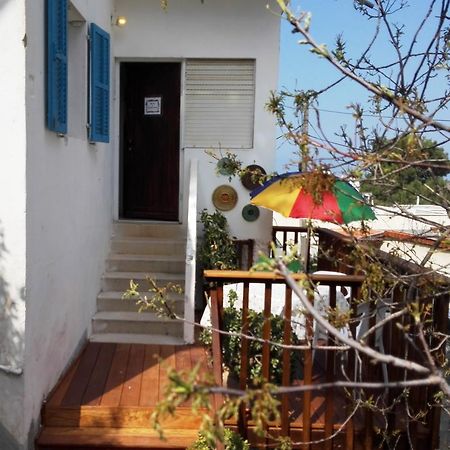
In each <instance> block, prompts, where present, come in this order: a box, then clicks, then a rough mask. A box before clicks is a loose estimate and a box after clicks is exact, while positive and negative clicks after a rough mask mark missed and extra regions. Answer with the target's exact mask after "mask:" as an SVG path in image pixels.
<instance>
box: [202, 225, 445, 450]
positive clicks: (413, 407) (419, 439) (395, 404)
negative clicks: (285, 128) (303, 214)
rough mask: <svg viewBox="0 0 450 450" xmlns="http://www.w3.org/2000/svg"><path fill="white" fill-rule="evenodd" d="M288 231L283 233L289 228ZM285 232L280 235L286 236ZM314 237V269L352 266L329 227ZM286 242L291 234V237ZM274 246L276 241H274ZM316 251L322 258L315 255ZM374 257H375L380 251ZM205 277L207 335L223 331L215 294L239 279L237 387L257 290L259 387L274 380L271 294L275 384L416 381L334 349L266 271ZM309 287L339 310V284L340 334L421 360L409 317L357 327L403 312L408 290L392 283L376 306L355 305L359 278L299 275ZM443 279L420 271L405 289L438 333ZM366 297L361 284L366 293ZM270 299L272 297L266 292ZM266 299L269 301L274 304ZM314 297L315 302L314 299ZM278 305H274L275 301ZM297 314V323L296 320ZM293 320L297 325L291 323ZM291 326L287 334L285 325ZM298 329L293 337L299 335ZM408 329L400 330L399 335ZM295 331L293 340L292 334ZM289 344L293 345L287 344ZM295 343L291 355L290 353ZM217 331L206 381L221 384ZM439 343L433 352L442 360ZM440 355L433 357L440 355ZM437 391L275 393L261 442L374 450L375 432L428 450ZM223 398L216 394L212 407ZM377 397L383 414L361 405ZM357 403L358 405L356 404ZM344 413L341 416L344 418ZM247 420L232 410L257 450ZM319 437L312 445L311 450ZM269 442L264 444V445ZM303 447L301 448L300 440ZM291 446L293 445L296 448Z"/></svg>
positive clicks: (434, 434) (434, 443)
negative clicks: (275, 409) (432, 286)
mask: <svg viewBox="0 0 450 450" xmlns="http://www.w3.org/2000/svg"><path fill="white" fill-rule="evenodd" d="M289 231H290V232H292V230H289ZM286 236H288V235H287V234H286ZM317 236H318V241H319V259H318V269H319V270H340V271H344V270H347V271H349V272H350V270H351V266H350V264H349V262H348V261H347V260H346V255H348V252H349V249H350V248H351V245H352V242H351V241H350V240H346V239H342V237H341V236H339V235H338V234H337V233H335V232H332V231H330V230H318V231H317ZM290 239H291V238H290ZM282 245H283V244H282ZM320 255H322V256H320ZM384 256H385V257H386V258H387V259H386V261H385V264H388V263H389V264H391V265H395V264H397V269H398V270H403V271H404V273H411V271H412V270H418V269H417V267H413V266H414V265H408V264H405V262H404V261H401V260H396V259H395V258H389V256H388V255H384ZM380 257H383V255H380ZM293 276H294V278H295V279H300V278H303V279H304V276H305V275H304V274H295V275H293ZM204 277H205V280H206V281H208V282H209V286H210V291H209V292H210V297H211V319H212V326H213V329H218V330H223V331H225V332H226V331H227V330H224V329H223V323H222V317H223V311H224V304H226V298H225V299H224V295H225V294H224V290H225V291H226V290H227V289H229V287H227V285H229V284H230V283H239V284H240V286H241V289H242V292H241V301H242V304H241V305H239V307H242V323H241V332H242V336H241V338H240V339H241V347H240V358H241V359H240V360H241V367H240V375H239V380H238V383H239V387H240V388H241V389H243V390H245V389H246V388H247V387H248V383H249V373H250V364H251V361H249V345H250V341H251V338H250V337H249V335H250V334H251V330H249V322H248V317H249V310H250V302H251V300H255V296H256V294H255V293H254V291H255V290H258V289H256V287H257V286H259V287H260V288H259V302H260V305H261V306H260V307H261V311H262V314H263V317H264V326H263V330H262V336H261V337H262V339H263V343H262V351H261V363H262V375H263V377H264V378H265V379H266V380H268V381H273V373H272V371H271V364H270V359H271V348H272V347H271V344H270V343H269V341H270V339H271V336H272V333H271V325H270V320H269V318H270V316H271V314H280V296H282V300H281V303H282V313H281V315H282V317H283V318H284V319H285V320H284V334H283V339H282V346H283V350H282V357H281V361H280V364H281V367H282V380H281V385H282V386H283V387H288V386H297V385H300V386H302V385H303V386H308V385H315V384H316V385H318V384H320V383H333V382H334V381H339V380H350V381H351V380H358V381H361V380H362V381H364V382H375V383H379V384H380V385H381V384H386V383H388V382H389V383H394V382H401V381H404V380H411V379H414V377H416V378H417V375H416V374H414V373H411V372H410V371H407V370H405V369H404V368H398V367H393V366H390V365H388V364H382V363H376V364H375V363H374V362H373V361H372V360H371V359H370V358H369V357H367V356H364V355H361V354H357V353H356V352H355V351H354V350H352V349H350V348H349V347H345V346H344V347H343V346H342V344H341V343H339V342H337V341H336V340H335V339H334V338H333V337H332V336H330V334H329V333H327V332H324V330H323V329H322V330H321V328H320V327H318V325H317V324H316V323H315V321H314V320H313V318H312V316H311V315H309V314H304V315H303V316H302V315H300V316H299V315H298V302H299V301H298V299H297V297H296V296H295V295H293V294H292V290H291V289H289V288H288V287H286V289H285V292H284V293H283V294H280V292H279V291H280V286H282V285H284V284H285V280H284V279H283V278H282V277H280V276H277V275H275V274H274V273H271V272H248V271H205V272H204ZM308 279H309V281H310V283H311V286H313V287H314V286H315V291H316V292H315V293H314V291H308V292H309V294H308V296H309V299H310V301H311V302H312V303H314V302H316V306H317V302H318V301H322V300H323V298H324V296H323V295H322V296H321V295H318V293H319V292H320V293H322V294H323V292H327V294H326V297H327V299H328V303H327V304H328V305H329V307H330V308H335V307H336V305H337V303H339V301H340V302H341V306H342V299H343V298H344V294H343V293H342V290H343V289H342V287H345V288H346V295H345V301H346V302H347V304H348V314H349V316H350V322H349V325H348V326H347V327H346V329H344V330H343V333H347V335H348V336H349V337H353V338H356V339H358V340H360V341H361V342H362V343H363V344H364V345H367V346H370V347H372V348H374V349H376V350H378V351H379V352H381V353H384V354H388V355H393V356H398V357H400V358H405V357H406V358H407V360H409V361H414V362H417V363H419V364H423V363H424V357H423V353H422V352H421V351H420V350H419V349H420V344H419V342H418V338H417V336H416V334H415V324H414V323H413V319H412V317H411V315H409V314H403V315H400V316H398V318H397V319H396V320H392V321H390V322H389V323H387V324H386V325H384V326H383V327H382V328H381V327H380V329H378V331H376V332H373V333H372V334H370V335H368V336H364V332H365V330H366V329H368V328H371V327H373V326H374V325H375V324H377V321H379V320H381V319H382V317H386V315H389V314H395V313H397V312H398V311H399V310H400V309H401V308H403V307H404V305H405V301H406V300H407V298H406V297H407V296H408V295H411V289H410V288H408V287H407V286H405V285H404V284H403V285H402V284H399V285H398V286H395V287H394V288H393V289H392V291H391V293H390V295H389V298H385V299H383V301H380V300H378V301H375V299H374V301H370V302H366V304H365V306H364V307H363V306H362V305H361V304H360V296H361V286H362V284H363V283H364V280H365V278H364V276H362V275H356V274H349V275H345V276H342V275H329V274H326V275H317V274H308ZM430 282H433V283H436V282H439V283H442V293H441V295H439V296H437V297H431V298H430V296H427V295H426V292H427V283H430ZM445 283H448V280H446V279H444V278H442V277H440V278H439V280H438V278H436V277H434V278H433V279H428V278H427V277H426V276H425V275H424V276H423V277H421V278H420V283H417V285H416V286H414V289H415V295H416V297H417V298H421V305H420V307H422V308H428V309H429V311H430V326H432V327H433V328H434V330H435V331H440V332H446V330H447V317H448V301H449V295H448V292H449V290H448V284H445ZM366 288H368V289H369V291H370V286H368V287H366ZM275 294H276V295H275ZM275 297H277V298H276V299H275ZM321 299H322V300H321ZM275 304H276V305H278V308H277V309H276V308H274V305H275ZM299 317H303V318H301V319H299ZM299 322H300V323H299ZM293 325H294V328H293ZM299 327H300V332H299ZM405 330H409V331H405ZM294 333H295V336H296V338H295V336H294ZM294 338H295V339H294ZM294 341H295V349H294V348H293V347H292V345H293V344H294ZM223 342H224V335H223V334H220V333H217V332H213V366H214V377H215V381H216V383H218V384H222V383H223V373H222V350H223V348H222V346H223ZM437 343H438V342H437V340H436V339H434V341H433V342H430V345H431V346H433V345H434V346H436V345H437ZM444 349H445V346H441V348H440V349H438V350H437V351H436V353H435V354H434V355H435V357H437V358H439V357H441V358H443V357H444V356H445V354H444ZM294 352H298V353H299V354H301V356H302V357H301V360H302V364H303V373H302V374H301V376H298V375H294V376H291V355H292V354H293V353H294ZM439 355H440V356H439ZM436 391H437V389H436V388H435V387H433V386H428V387H414V388H410V389H409V395H407V394H406V393H405V390H404V389H403V388H400V387H398V388H392V389H389V390H387V389H383V388H382V389H378V390H370V391H369V390H365V391H362V390H344V389H343V388H336V387H334V388H329V389H324V390H320V391H315V390H305V391H304V392H303V393H302V394H298V393H297V394H292V393H289V394H288V393H286V394H283V395H281V396H280V402H281V406H280V415H281V421H280V423H272V422H270V423H267V424H266V428H267V431H268V435H269V436H277V435H278V436H279V435H283V436H290V437H291V439H293V440H294V441H299V442H303V444H302V445H301V446H295V447H294V448H304V449H310V448H315V449H316V448H324V449H331V448H335V447H336V448H337V446H341V447H340V448H346V449H350V450H351V449H372V448H377V446H378V445H379V444H380V442H381V441H382V439H383V436H382V433H385V435H389V434H391V436H396V437H395V439H398V440H399V442H400V444H401V445H404V446H405V448H409V447H408V442H413V444H414V448H418V449H420V448H437V447H438V436H439V432H438V431H439V416H440V410H439V408H438V407H434V406H430V405H433V404H434V401H433V396H434V395H435V394H436ZM357 398H359V401H360V404H361V406H360V407H359V408H358V409H357V411H356V413H355V404H356V403H355V400H356V399H357ZM222 400H223V399H222V398H216V401H217V402H218V404H219V403H220V402H221V401H222ZM374 401H377V402H378V406H382V407H383V408H386V410H385V412H384V413H383V414H380V413H379V412H377V411H376V408H371V407H368V406H369V405H370V403H371V402H374ZM364 405H365V406H366V407H364ZM408 414H409V415H410V416H414V415H415V416H416V417H418V418H419V417H420V420H419V419H417V420H411V419H409V420H407V419H406V418H407V416H408ZM349 417H351V418H350V419H348V418H349ZM253 425H254V424H253V423H252V422H251V420H250V419H249V416H248V408H246V406H245V405H243V406H242V407H241V410H240V414H239V420H238V423H237V424H236V426H238V428H239V431H240V433H241V434H242V435H243V436H246V437H248V438H249V439H250V440H251V442H252V443H253V445H254V446H256V447H258V448H265V446H266V445H269V444H270V443H271V438H270V437H268V438H265V439H261V438H258V437H257V436H256V435H255V434H254V432H253V429H254V426H253ZM317 440H319V441H320V443H318V444H314V445H313V444H312V443H311V442H312V441H317ZM272 443H273V441H272ZM308 443H309V444H308ZM299 445H300V444H299Z"/></svg>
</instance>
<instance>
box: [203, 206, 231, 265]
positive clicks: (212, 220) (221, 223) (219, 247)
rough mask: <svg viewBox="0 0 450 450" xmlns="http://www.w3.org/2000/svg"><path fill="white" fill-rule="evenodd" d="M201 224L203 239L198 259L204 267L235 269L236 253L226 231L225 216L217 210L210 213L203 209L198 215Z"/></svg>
mask: <svg viewBox="0 0 450 450" xmlns="http://www.w3.org/2000/svg"><path fill="white" fill-rule="evenodd" d="M200 220H201V222H202V224H203V230H204V235H203V241H202V246H201V248H200V260H201V263H202V265H203V268H204V269H219V270H227V269H236V267H237V255H236V248H235V246H234V243H233V240H232V239H231V237H230V234H229V232H228V222H227V219H226V217H225V216H224V215H223V214H222V213H221V212H219V211H216V212H214V213H212V214H210V213H208V211H207V210H206V209H204V210H203V211H202V213H201V215H200Z"/></svg>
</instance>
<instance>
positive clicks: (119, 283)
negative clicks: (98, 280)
mask: <svg viewBox="0 0 450 450" xmlns="http://www.w3.org/2000/svg"><path fill="white" fill-rule="evenodd" d="M148 278H150V279H153V280H156V282H157V284H158V286H165V285H167V284H168V283H173V284H177V285H179V286H181V287H182V288H184V273H163V272H118V271H110V272H105V273H104V274H103V278H102V291H118V292H125V291H126V290H127V289H128V288H129V287H130V280H133V281H134V282H135V283H137V284H138V285H139V288H140V290H141V292H144V291H147V290H148V287H149V284H148V281H147V279H148Z"/></svg>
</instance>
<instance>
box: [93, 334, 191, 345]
mask: <svg viewBox="0 0 450 450" xmlns="http://www.w3.org/2000/svg"><path fill="white" fill-rule="evenodd" d="M89 341H90V342H109V343H113V344H155V345H186V343H185V342H184V341H183V339H182V338H179V337H174V336H166V335H162V334H132V333H104V334H100V333H95V334H92V335H91V337H90V338H89Z"/></svg>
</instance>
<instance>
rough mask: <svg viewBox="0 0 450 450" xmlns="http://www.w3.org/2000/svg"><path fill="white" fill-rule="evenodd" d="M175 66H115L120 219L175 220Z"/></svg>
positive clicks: (177, 112) (177, 122)
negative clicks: (117, 74)
mask: <svg viewBox="0 0 450 450" xmlns="http://www.w3.org/2000/svg"><path fill="white" fill-rule="evenodd" d="M180 77H181V64H180V63H122V64H121V208H120V210H121V214H120V215H121V217H122V218H127V219H150V220H168V221H176V220H178V199H179V149H180V148H179V147H180V82H181V80H180Z"/></svg>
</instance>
